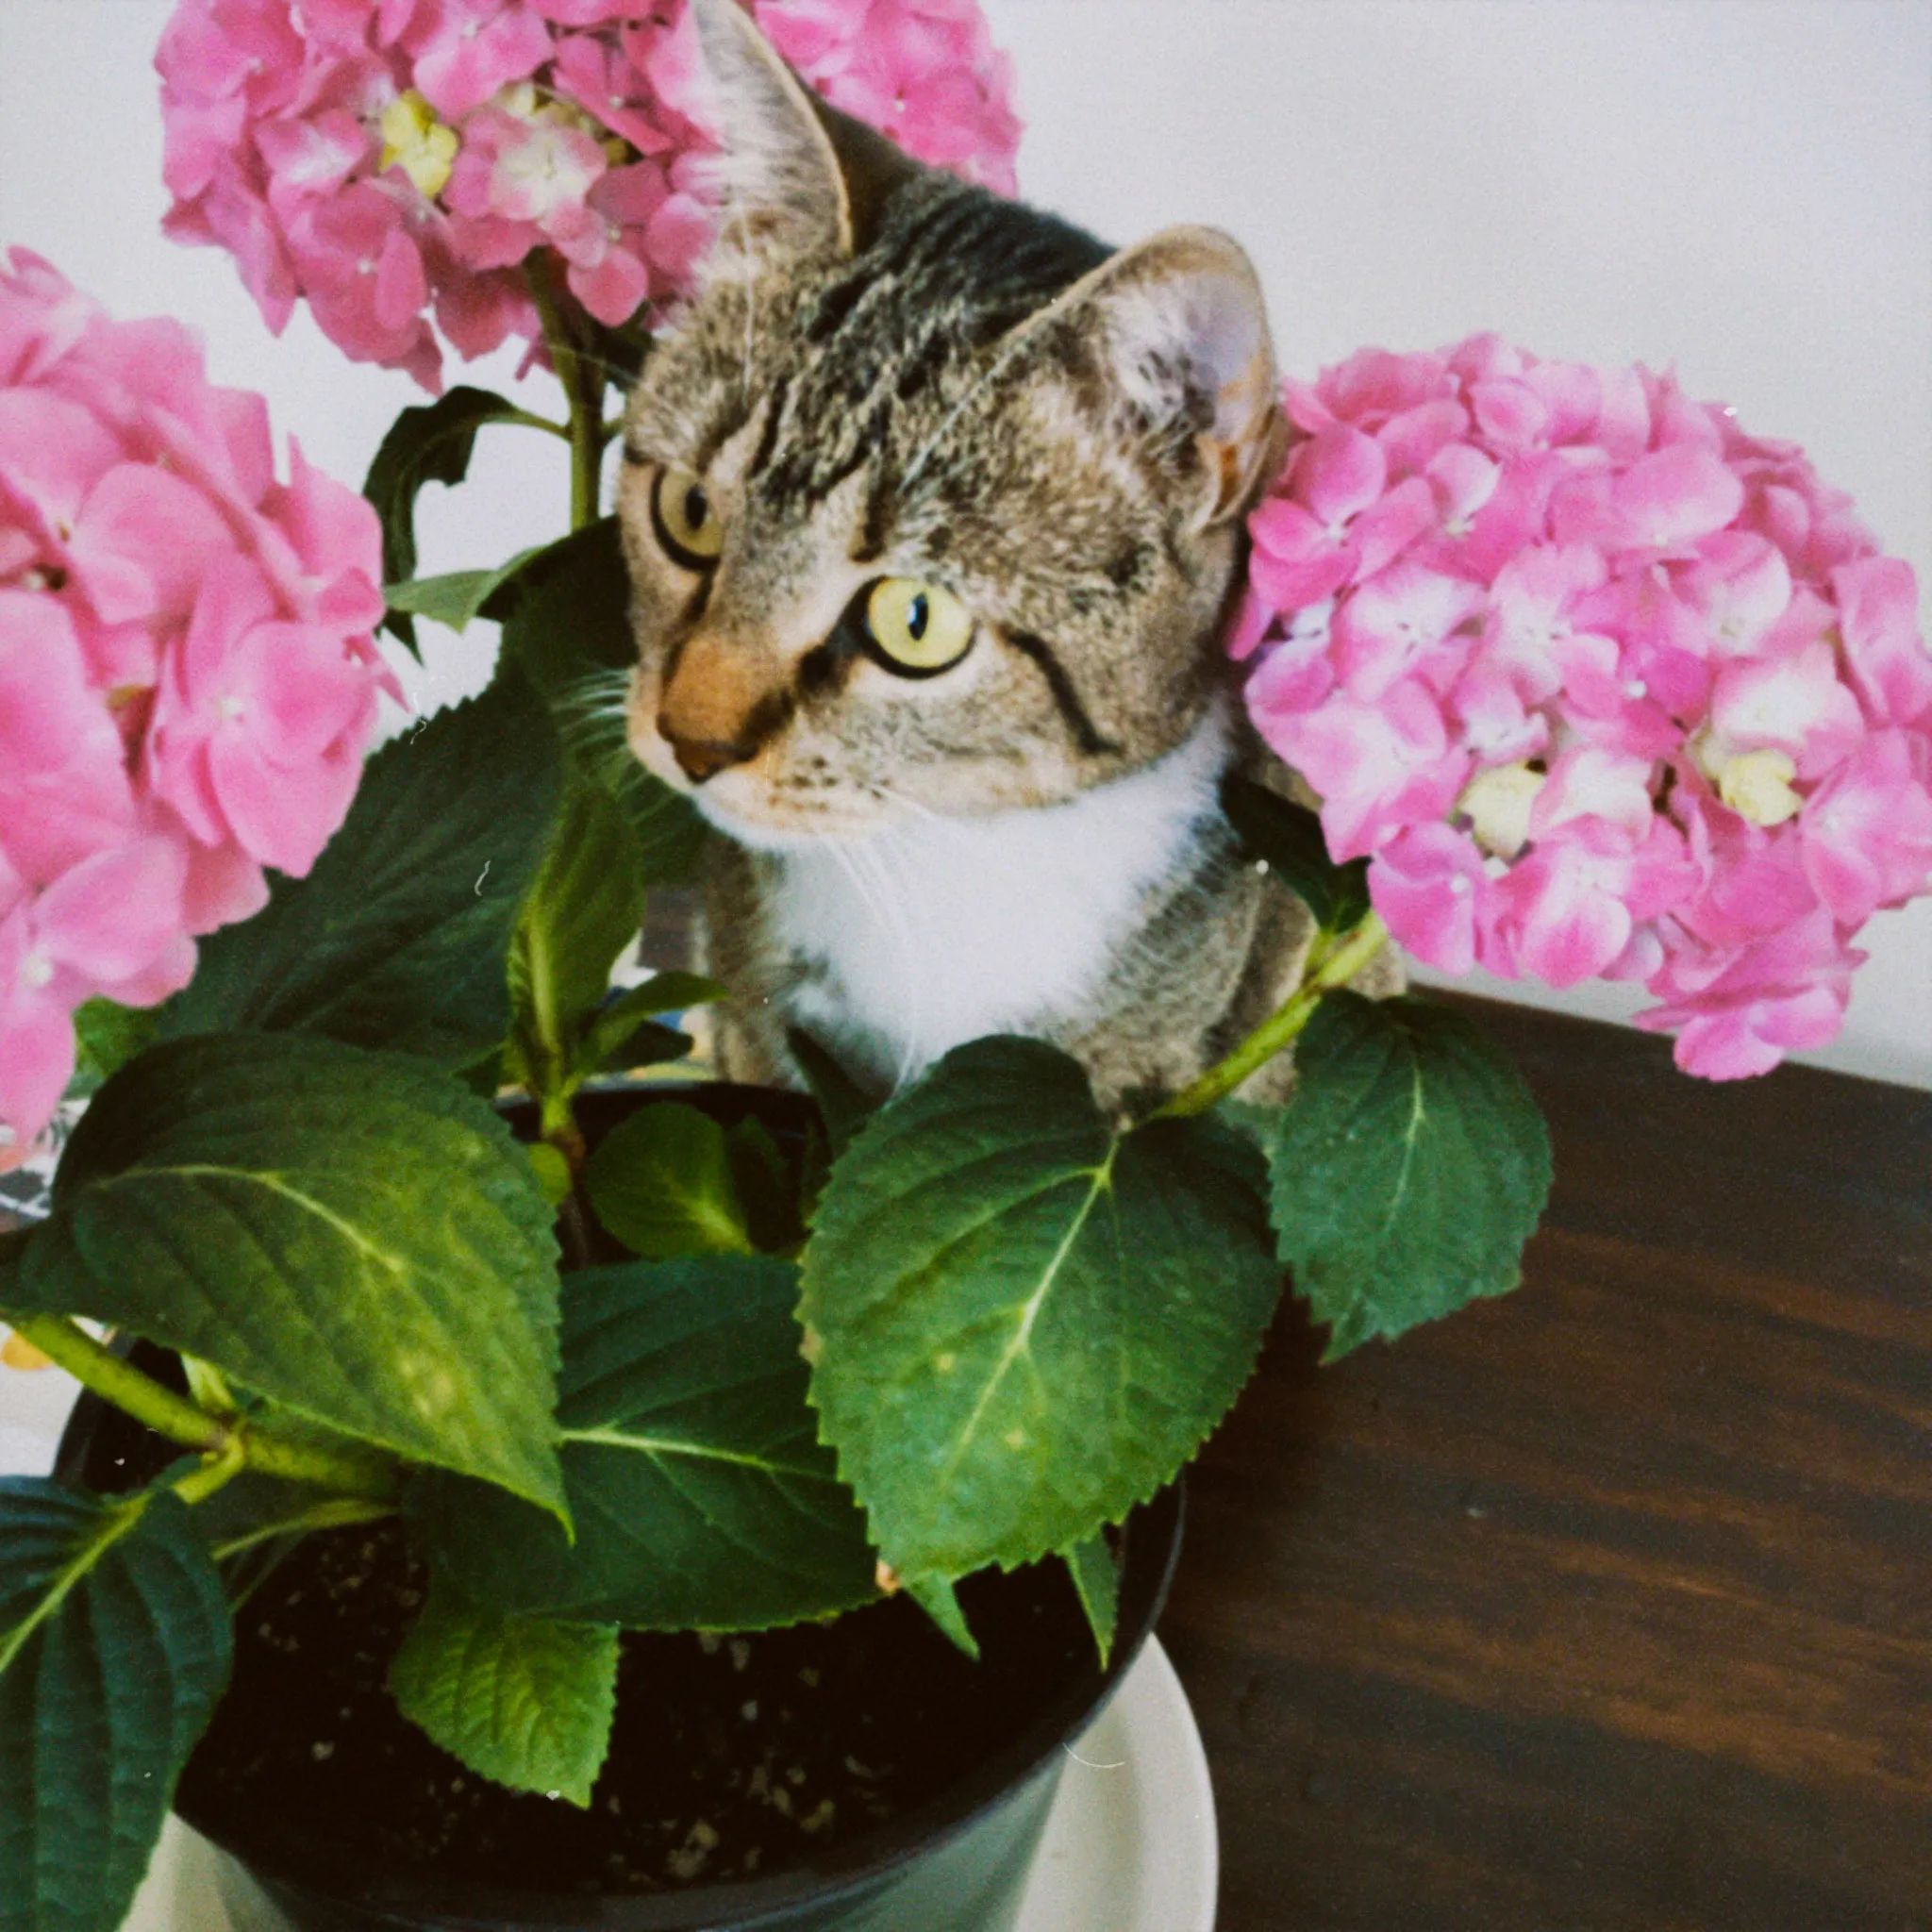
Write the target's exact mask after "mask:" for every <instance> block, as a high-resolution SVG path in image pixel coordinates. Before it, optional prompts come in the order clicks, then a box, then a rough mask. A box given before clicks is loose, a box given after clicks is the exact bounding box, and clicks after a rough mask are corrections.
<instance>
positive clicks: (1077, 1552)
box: [1061, 1535, 1121, 1671]
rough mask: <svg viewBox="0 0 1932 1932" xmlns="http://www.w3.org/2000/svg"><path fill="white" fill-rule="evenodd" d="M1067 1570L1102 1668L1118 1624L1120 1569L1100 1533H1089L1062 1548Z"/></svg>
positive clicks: (1104, 1665) (1106, 1662)
mask: <svg viewBox="0 0 1932 1932" xmlns="http://www.w3.org/2000/svg"><path fill="white" fill-rule="evenodd" d="M1061 1555H1062V1556H1064V1557H1065V1558H1066V1561H1067V1572H1068V1574H1070V1575H1071V1576H1072V1577H1073V1579H1074V1594H1075V1595H1076V1596H1077V1597H1078V1598H1079V1599H1080V1607H1081V1609H1083V1610H1084V1611H1085V1612H1086V1613H1087V1626H1088V1628H1089V1629H1091V1631H1092V1632H1093V1641H1094V1644H1095V1646H1096V1647H1097V1648H1098V1649H1099V1652H1100V1668H1101V1669H1102V1670H1103V1671H1104V1670H1106V1668H1107V1666H1108V1660H1109V1659H1110V1658H1111V1657H1112V1656H1113V1640H1114V1633H1115V1631H1116V1630H1117V1629H1118V1628H1119V1625H1120V1616H1121V1572H1120V1565H1119V1564H1118V1563H1116V1562H1115V1561H1114V1559H1113V1552H1112V1551H1111V1550H1109V1549H1108V1546H1107V1539H1106V1538H1105V1537H1104V1536H1097V1535H1096V1536H1090V1537H1088V1538H1086V1539H1085V1540H1084V1541H1080V1542H1077V1543H1074V1545H1073V1546H1072V1548H1070V1549H1067V1550H1063V1551H1062V1552H1061Z"/></svg>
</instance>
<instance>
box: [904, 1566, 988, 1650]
mask: <svg viewBox="0 0 1932 1932" xmlns="http://www.w3.org/2000/svg"><path fill="white" fill-rule="evenodd" d="M901 1587H902V1588H903V1589H904V1590H905V1591H906V1594H907V1595H908V1596H909V1597H910V1598H911V1599H912V1601H913V1602H914V1603H916V1604H917V1605H918V1606H919V1607H920V1608H921V1609H922V1610H924V1612H925V1614H926V1615H927V1616H928V1617H930V1618H931V1619H932V1620H933V1622H934V1623H935V1624H938V1625H939V1626H940V1629H941V1633H942V1634H943V1635H944V1637H945V1638H946V1641H948V1642H949V1643H951V1644H952V1645H953V1646H954V1647H955V1648H956V1649H958V1650H961V1651H964V1652H965V1654H966V1655H967V1656H968V1657H971V1658H972V1659H973V1661H974V1663H977V1662H978V1661H979V1640H978V1638H976V1637H975V1636H974V1634H973V1626H972V1625H971V1624H968V1623H967V1621H966V1612H965V1610H964V1609H963V1608H962V1607H960V1604H959V1592H958V1591H957V1590H956V1589H955V1588H954V1587H953V1579H952V1578H951V1577H950V1576H910V1577H908V1578H907V1579H906V1580H905V1582H904V1584H903V1585H902V1586H901Z"/></svg>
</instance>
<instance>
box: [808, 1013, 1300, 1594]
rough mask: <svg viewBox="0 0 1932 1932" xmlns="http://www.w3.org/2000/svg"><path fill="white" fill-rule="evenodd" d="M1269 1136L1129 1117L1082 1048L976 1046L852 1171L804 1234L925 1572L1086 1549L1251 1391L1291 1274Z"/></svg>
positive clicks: (877, 1507) (851, 1428) (847, 1451)
mask: <svg viewBox="0 0 1932 1932" xmlns="http://www.w3.org/2000/svg"><path fill="white" fill-rule="evenodd" d="M1262 1179H1263V1171H1262V1165H1261V1161H1260V1158H1259V1157H1258V1156H1257V1154H1256V1152H1255V1150H1254V1149H1253V1147H1252V1146H1251V1145H1250V1144H1249V1143H1248V1142H1247V1141H1244V1140H1242V1139H1241V1137H1240V1136H1239V1135H1237V1134H1235V1133H1234V1132H1232V1131H1231V1130H1230V1129H1228V1128H1227V1127H1225V1126H1223V1125H1222V1124H1220V1123H1218V1122H1215V1121H1212V1120H1205V1119H1204V1120H1187V1121H1156V1122H1153V1123H1150V1124H1148V1125H1146V1126H1143V1127H1140V1128H1137V1129H1135V1130H1133V1131H1132V1132H1129V1133H1126V1134H1124V1135H1123V1134H1116V1133H1115V1132H1114V1131H1113V1130H1112V1129H1111V1128H1110V1127H1109V1125H1108V1122H1107V1120H1106V1119H1105V1118H1104V1117H1103V1116H1102V1114H1101V1112H1100V1110H1099V1108H1097V1107H1096V1106H1095V1105H1094V1102H1093V1096H1092V1093H1091V1090H1090V1089H1089V1087H1088V1084H1087V1078H1086V1075H1085V1074H1084V1073H1082V1071H1081V1069H1080V1067H1079V1064H1078V1063H1077V1062H1076V1061H1074V1060H1073V1059H1072V1058H1069V1057H1068V1056H1067V1055H1065V1054H1063V1053H1060V1052H1058V1050H1057V1049H1055V1048H1053V1047H1050V1046H1047V1045H1044V1044H1042V1043H1041V1042H1040V1041H1026V1040H1011V1039H995V1040H981V1041H973V1042H972V1043H971V1044H969V1045H966V1046H962V1047H959V1048H957V1049H956V1050H955V1051H954V1052H952V1053H950V1054H948V1055H947V1056H946V1058H944V1059H943V1060H941V1062H940V1064H939V1066H938V1067H937V1068H936V1069H934V1071H933V1072H932V1073H931V1074H927V1076H926V1077H925V1078H924V1080H923V1081H921V1082H920V1084H919V1085H918V1086H916V1087H914V1088H912V1089H911V1090H910V1091H908V1092H906V1093H904V1094H902V1095H900V1096H899V1097H898V1098H896V1099H894V1100H892V1101H891V1102H890V1103H889V1104H888V1105H887V1106H886V1107H884V1108H881V1109H880V1111H879V1112H878V1113H877V1114H876V1115H874V1118H873V1120H872V1122H871V1124H869V1125H868V1126H867V1127H866V1128H865V1129H864V1131H863V1132H862V1133H861V1134H860V1135H859V1136H858V1139H857V1140H856V1141H854V1142H853V1143H852V1146H851V1148H850V1149H849V1150H848V1152H847V1153H846V1155H845V1158H843V1159H842V1160H841V1161H840V1162H839V1164H838V1165H837V1167H835V1168H834V1170H833V1173H832V1178H831V1181H830V1184H829V1185H828V1186H827V1188H826V1190H825V1192H824V1197H823V1198H822V1200H821V1201H820V1203H819V1206H818V1210H817V1214H816V1217H815V1223H816V1224H815V1231H814V1233H813V1235H812V1238H811V1241H810V1242H809V1243H808V1246H807V1248H806V1251H805V1295H804V1300H803V1303H802V1307H801V1313H802V1315H803V1317H804V1319H805V1323H806V1326H807V1331H808V1336H809V1337H810V1346H811V1349H812V1352H813V1358H814V1360H815V1361H816V1364H817V1366H816V1368H815V1371H814V1373H813V1377H812V1401H813V1403H814V1404H815V1405H816V1407H818V1409H819V1412H820V1415H821V1418H822V1425H823V1433H824V1437H825V1440H826V1441H829V1442H831V1443H832V1444H833V1445H834V1446H835V1447H836V1448H837V1450H838V1452H839V1468H840V1473H841V1474H842V1475H843V1476H844V1477H845V1479H846V1480H847V1481H848V1482H849V1483H851V1485H852V1486H853V1488H854V1490H855V1491H857V1492H858V1498H859V1501H860V1502H861V1503H862V1504H863V1505H864V1507H865V1508H866V1510H867V1512H868V1514H869V1516H870V1518H871V1522H872V1527H873V1532H874V1537H875V1539H876V1541H878V1544H879V1547H880V1549H881V1551H882V1552H883V1554H884V1556H885V1558H886V1560H887V1561H888V1562H889V1563H890V1564H891V1566H892V1568H893V1569H895V1570H896V1571H898V1572H899V1574H901V1575H902V1576H919V1575H924V1574H927V1573H930V1572H934V1571H937V1572H939V1573H941V1574H945V1575H950V1576H959V1575H965V1574H969V1573H971V1572H972V1571H974V1570H976V1569H979V1568H981V1567H982V1566H983V1565H985V1564H987V1563H990V1562H997V1563H1001V1564H1006V1565H1009V1566H1010V1565H1012V1564H1015V1563H1023V1562H1028V1561H1031V1560H1032V1559H1034V1558H1036V1557H1042V1556H1046V1555H1048V1554H1050V1553H1052V1552H1054V1551H1058V1550H1063V1549H1066V1548H1067V1547H1069V1546H1070V1545H1071V1544H1073V1543H1075V1542H1077V1541H1080V1540H1082V1539H1083V1538H1085V1537H1087V1536H1090V1535H1091V1534H1092V1532H1093V1531H1094V1530H1095V1529H1096V1528H1097V1527H1098V1526H1099V1524H1102V1523H1106V1522H1113V1521H1117V1520H1118V1519H1119V1518H1120V1517H1122V1516H1124V1515H1125V1513H1126V1512H1127V1510H1128V1509H1129V1508H1130V1507H1132V1506H1133V1505H1134V1504H1135V1503H1137V1502H1140V1501H1142V1500H1143V1499H1145V1498H1146V1497H1148V1496H1150V1495H1152V1494H1153V1493H1154V1491H1156V1490H1158V1489H1159V1488H1160V1487H1161V1486H1162V1485H1163V1484H1164V1483H1166V1482H1167V1481H1169V1480H1170V1479H1171V1478H1172V1477H1173V1475H1174V1473H1175V1471H1176V1470H1178V1469H1179V1468H1180V1467H1181V1465H1182V1464H1183V1463H1185V1462H1186V1461H1187V1460H1188V1458H1189V1457H1191V1455H1192V1454H1193V1453H1194V1451H1195V1450H1196V1449H1197V1448H1198V1447H1199V1446H1200V1444H1201V1442H1202V1441H1203V1439H1204V1438H1205V1437H1206V1436H1207V1434H1208V1431H1209V1430H1210V1429H1211V1428H1213V1426H1214V1425H1215V1424H1216V1423H1217V1422H1219V1421H1220V1419H1221V1417H1222V1416H1223V1415H1224V1413H1225V1412H1226V1410H1227V1408H1228V1407H1229V1405H1230V1404H1231V1403H1232V1402H1233V1401H1234V1398H1235V1395H1236V1393H1237V1392H1238V1391H1240V1389H1241V1384H1242V1382H1243V1381H1245V1380H1246V1378H1247V1375H1248V1372H1249V1370H1250V1369H1251V1368H1252V1367H1253V1365H1254V1360H1255V1356H1256V1354H1257V1350H1258V1349H1259V1347H1260V1342H1261V1336H1262V1333H1263V1331H1264V1330H1265V1329H1266V1327H1267V1325H1268V1321H1269V1318H1270V1316H1271V1314H1272V1313H1273V1311H1274V1305H1275V1301H1276V1299H1277V1297H1278V1294H1279V1291H1280V1270H1279V1268H1278V1266H1277V1265H1276V1263H1275V1261H1274V1257H1273V1256H1272V1254H1271V1252H1270V1245H1269V1241H1268V1228H1267V1223H1266V1220H1265V1218H1264V1216H1263V1213H1262V1208H1261V1202H1260V1198H1259V1191H1260V1187H1261V1184H1262Z"/></svg>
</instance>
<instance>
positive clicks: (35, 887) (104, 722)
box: [0, 249, 393, 1168]
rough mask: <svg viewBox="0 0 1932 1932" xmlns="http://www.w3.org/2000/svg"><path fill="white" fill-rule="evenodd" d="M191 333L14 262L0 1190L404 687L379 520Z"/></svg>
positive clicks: (4, 411) (273, 860) (4, 658)
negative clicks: (89, 1043)
mask: <svg viewBox="0 0 1932 1932" xmlns="http://www.w3.org/2000/svg"><path fill="white" fill-rule="evenodd" d="M289 471H290V474H289V480H288V481H287V482H286V483H281V482H277V481H276V479H275V460H274V455H273V452H272V450H271V448H270V442H269V424H268V411H267V408H266V406H265V405H264V403H263V402H262V400H261V398H260V397H259V396H257V395H252V394H249V393H247V392H245V391H239V390H225V389H216V388H214V387H212V386H211V385H210V384H209V382H208V378H207V376H206V375H205V374H204V372H203V367H202V358H201V351H200V348H199V346H198V345H197V343H196V342H195V341H194V340H193V338H192V336H191V335H190V334H189V332H188V331H187V330H186V329H184V328H182V327H181V326H180V325H179V324H177V323H174V322H168V321H153V322H133V323H119V324H117V323H114V322H110V321H109V320H108V317H107V316H106V315H105V314H104V313H103V312H102V311H101V309H100V308H98V307H96V306H95V304H93V303H92V302H91V301H90V300H88V299H87V298H86V297H85V296H83V295H80V294H78V293H76V292H75V290H74V289H73V288H71V287H70V286H69V285H68V283H67V282H66V281H65V280H64V279H63V278H62V276H61V275H59V274H58V272H57V271H56V270H55V269H54V268H52V267H51V266H50V265H49V264H48V263H46V262H44V261H42V259H41V258H39V257H38V256H35V255H30V254H28V253H27V252H26V251H25V249H16V250H15V251H14V252H13V254H12V256H11V258H10V262H4V263H0V1168H7V1167H11V1166H14V1165H17V1164H18V1162H19V1161H20V1160H21V1159H22V1158H25V1154H26V1152H27V1149H28V1147H29V1146H30V1144H31V1143H32V1142H33V1141H34V1140H35V1138H36V1137H37V1136H38V1135H39V1134H40V1132H41V1130H42V1128H43V1127H44V1126H45V1124H46V1123H47V1120H48V1118H49V1116H50V1115H51V1114H52V1112H53V1110H54V1108H55V1107H56V1105H57V1104H58V1101H59V1099H60V1095H61V1092H62V1091H63V1090H64V1089H65V1087H66V1085H67V1082H68V1080H69V1078H70V1077H71V1075H72V1074H73V1071H74V1058H75V1039H74V1025H73V1021H72V1017H71V1016H72V1014H73V1011H74V1009H75V1008H76V1007H78V1006H79V1005H80V1004H81V1003H82V1002H83V1001H85V1000H87V999H90V998H92V997H93V996H94V995H96V994H104V995H106V996H107V997H108V998H109V999H114V1000H118V1001H121V1002H122V1003H123V1004H124V1005H127V1006H137V1007H143V1006H152V1005H154V1004H155V1003H156V1002H158V1001H159V1000H162V999H165V998H166V997H167V995H168V994H170V993H171V992H174V991H175V990H176V989H177V988H179V987H181V986H182V985H184V984H185V983H186V982H187V980H188V978H189V976H190V974H192V972H193V970H194V958H195V947H194V939H195V936H196V935H197V934H200V933H206V932H211V931H212V930H213V929H214V928H215V927H216V926H218V925H224V924H228V923H229V922H230V921H233V920H237V919H242V918H245V917H247V916H248V914H250V913H251V912H254V911H256V910H258V908H260V906H261V905H262V903H263V901H264V900H265V898H266V896H267V889H266V886H265V884H264V882H263V876H262V867H263V866H264V865H272V866H275V867H276V868H277V869H278V870H280V871H282V872H287V873H305V872H307V871H308V868H309V866H310V865H311V864H313V863H314V860H315V857H316V854H317V853H318V852H320V851H321V849H322V847H323V845H324V843H325V841H326V840H327V839H328V837H329V835H330V834H331V833H332V832H334V830H335V829H336V827H337V826H338V825H339V824H341V821H342V817H343V814H344V813H345V812H346V811H347V810H348V808H349V801H350V799H351V797H352V796H353V795H354V792H355V790H356V787H357V784H358V781H359V779H360V776H361V769H362V753H363V750H364V748H365V746H366V744H367V742H368V739H369V734H370V730H371V727H372V726H373V724H375V712H376V693H377V691H379V690H382V689H385V688H389V689H392V688H393V680H392V679H391V676H390V674H389V673H388V671H387V670H386V669H385V668H384V667H383V665H382V662H381V659H380V658H378V657H377V655H376V652H375V643H374V641H373V638H372V635H371V632H372V626H374V625H375V624H376V623H377V621H378V620H379V619H380V618H381V616H382V608H383V606H382V595H381V592H380V591H378V590H377V588H376V586H377V584H378V583H379V582H380V580H381V578H380V570H381V554H382V545H381V535H380V531H379V529H378V526H377V524H376V519H375V512H374V511H373V510H372V509H371V508H370V507H369V506H368V505H367V504H366V503H364V502H363V501H362V499H361V498H360V497H359V496H357V495H355V494H353V493H352V492H351V491H348V490H346V489H344V488H343V487H342V486H341V484H339V483H334V482H331V481H330V480H329V478H327V477H326V476H324V475H319V474H318V473H317V472H315V471H314V470H311V469H310V468H309V467H308V465H307V464H306V463H305V462H304V461H303V460H302V453H301V451H300V450H299V449H297V448H296V447H295V445H294V444H293V442H292V441H291V444H290V449H289Z"/></svg>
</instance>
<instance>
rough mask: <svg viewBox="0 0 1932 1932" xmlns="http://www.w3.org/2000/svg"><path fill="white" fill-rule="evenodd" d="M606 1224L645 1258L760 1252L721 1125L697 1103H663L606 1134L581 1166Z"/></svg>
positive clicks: (596, 1210) (586, 1186) (597, 1211)
mask: <svg viewBox="0 0 1932 1932" xmlns="http://www.w3.org/2000/svg"><path fill="white" fill-rule="evenodd" d="M584 1191H585V1193H586V1194H588V1195H589V1196H590V1201H591V1209H592V1211H593V1212H594V1213H595V1214H596V1216H597V1219H598V1220H599V1221H600V1222H602V1223H603V1224H604V1226H605V1227H606V1228H607V1229H608V1231H609V1232H610V1233H611V1234H613V1235H615V1236H616V1237H617V1239H618V1240H619V1241H622V1242H623V1243H624V1244H625V1247H627V1248H628V1249H630V1250H631V1252H632V1253H633V1254H637V1255H641V1256H642V1257H644V1259H645V1260H647V1261H664V1260H669V1259H670V1258H671V1257H673V1256H675V1255H734V1254H735V1255H749V1254H754V1253H756V1252H757V1246H758V1244H757V1243H756V1242H755V1241H753V1240H752V1237H751V1228H750V1225H749V1224H748V1221H747V1218H746V1215H745V1210H744V1203H743V1201H742V1200H741V1198H740V1196H739V1191H738V1182H737V1180H736V1178H735V1176H734V1175H733V1173H732V1162H731V1148H730V1144H729V1141H728V1140H727V1138H726V1136H725V1132H724V1128H723V1127H721V1126H720V1125H719V1124H718V1123H717V1122H716V1121H714V1120H712V1119H711V1118H710V1116H709V1115H708V1114H703V1113H700V1112H699V1111H698V1109H697V1108H694V1107H687V1106H685V1105H683V1104H682V1103H681V1102H677V1101H669V1100H660V1101H658V1102H655V1103H653V1104H652V1105H651V1106H648V1107H641V1108H639V1109H638V1110H637V1112H636V1113H634V1114H632V1115H631V1116H630V1118H629V1119H628V1120H626V1121H624V1122H621V1123H620V1124H618V1125H617V1126H615V1127H613V1128H612V1129H611V1131H610V1132H609V1133H608V1134H607V1135H606V1136H605V1137H604V1139H603V1141H600V1142H599V1143H598V1146H597V1148H596V1150H595V1152H593V1153H592V1154H591V1158H590V1160H589V1161H588V1162H587V1163H586V1165H585V1168H584Z"/></svg>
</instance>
